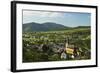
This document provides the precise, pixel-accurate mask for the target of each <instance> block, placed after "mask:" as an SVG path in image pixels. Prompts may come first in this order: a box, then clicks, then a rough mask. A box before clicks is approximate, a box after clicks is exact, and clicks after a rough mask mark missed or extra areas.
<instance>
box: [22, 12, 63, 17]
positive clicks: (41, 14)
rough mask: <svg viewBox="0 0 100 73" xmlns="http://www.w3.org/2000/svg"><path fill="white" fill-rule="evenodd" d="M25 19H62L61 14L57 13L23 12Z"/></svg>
mask: <svg viewBox="0 0 100 73" xmlns="http://www.w3.org/2000/svg"><path fill="white" fill-rule="evenodd" d="M23 15H24V16H25V17H27V16H28V17H29V16H34V17H37V16H39V17H63V14H62V13H58V12H46V11H44V12H42V11H23Z"/></svg>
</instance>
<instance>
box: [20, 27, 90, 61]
mask: <svg viewBox="0 0 100 73" xmlns="http://www.w3.org/2000/svg"><path fill="white" fill-rule="evenodd" d="M90 32H91V31H90V28H73V29H68V30H60V31H41V32H23V36H22V38H23V40H22V41H23V62H45V61H64V60H65V61H69V60H87V59H90V58H91V35H90ZM66 44H68V46H67V47H66ZM66 48H70V49H72V50H73V51H74V52H73V53H68V52H66V50H67V49H66Z"/></svg>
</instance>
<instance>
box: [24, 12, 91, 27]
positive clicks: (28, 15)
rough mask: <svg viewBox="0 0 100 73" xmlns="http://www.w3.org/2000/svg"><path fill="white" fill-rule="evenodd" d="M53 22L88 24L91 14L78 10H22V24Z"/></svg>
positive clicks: (71, 25)
mask: <svg viewBox="0 0 100 73" xmlns="http://www.w3.org/2000/svg"><path fill="white" fill-rule="evenodd" d="M30 22H36V23H40V24H42V23H45V22H53V23H58V24H62V25H64V26H69V27H77V26H90V24H91V14H90V13H78V12H52V11H32V10H23V24H25V23H30Z"/></svg>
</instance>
